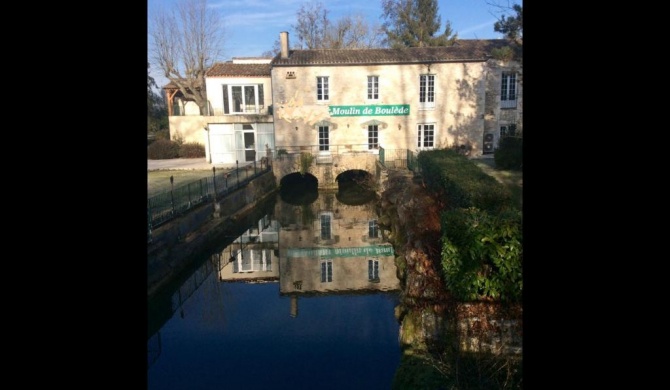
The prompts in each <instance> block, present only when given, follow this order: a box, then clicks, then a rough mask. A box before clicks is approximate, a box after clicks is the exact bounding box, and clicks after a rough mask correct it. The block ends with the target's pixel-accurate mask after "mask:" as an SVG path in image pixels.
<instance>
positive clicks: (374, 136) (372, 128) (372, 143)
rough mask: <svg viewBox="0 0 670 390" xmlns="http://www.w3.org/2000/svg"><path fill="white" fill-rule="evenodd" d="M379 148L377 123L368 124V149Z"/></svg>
mask: <svg viewBox="0 0 670 390" xmlns="http://www.w3.org/2000/svg"><path fill="white" fill-rule="evenodd" d="M378 148H379V127H378V126H377V125H369V126H368V149H378Z"/></svg>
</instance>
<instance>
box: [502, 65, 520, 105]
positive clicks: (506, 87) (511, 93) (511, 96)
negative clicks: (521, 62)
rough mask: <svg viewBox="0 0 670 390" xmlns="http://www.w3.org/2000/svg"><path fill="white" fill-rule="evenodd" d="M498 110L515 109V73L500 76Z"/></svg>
mask: <svg viewBox="0 0 670 390" xmlns="http://www.w3.org/2000/svg"><path fill="white" fill-rule="evenodd" d="M500 108H516V73H503V74H502V82H501V87H500Z"/></svg>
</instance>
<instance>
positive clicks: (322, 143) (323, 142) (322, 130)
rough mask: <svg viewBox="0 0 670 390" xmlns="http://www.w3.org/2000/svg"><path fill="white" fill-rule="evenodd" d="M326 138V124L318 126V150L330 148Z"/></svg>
mask: <svg viewBox="0 0 670 390" xmlns="http://www.w3.org/2000/svg"><path fill="white" fill-rule="evenodd" d="M329 144H330V141H329V139H328V126H319V150H322V151H325V150H330V146H329Z"/></svg>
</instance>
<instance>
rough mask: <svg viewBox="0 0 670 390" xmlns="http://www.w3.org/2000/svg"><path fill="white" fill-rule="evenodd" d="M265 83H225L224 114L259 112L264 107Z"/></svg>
mask: <svg viewBox="0 0 670 390" xmlns="http://www.w3.org/2000/svg"><path fill="white" fill-rule="evenodd" d="M263 99H264V95H263V84H254V85H226V84H224V85H223V113H224V114H258V113H260V112H261V110H262V109H263V108H264V103H263Z"/></svg>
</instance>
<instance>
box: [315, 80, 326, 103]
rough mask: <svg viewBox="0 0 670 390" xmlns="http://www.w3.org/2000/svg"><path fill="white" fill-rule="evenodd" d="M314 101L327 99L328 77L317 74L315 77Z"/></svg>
mask: <svg viewBox="0 0 670 390" xmlns="http://www.w3.org/2000/svg"><path fill="white" fill-rule="evenodd" d="M316 101H317V102H326V101H328V77H325V76H319V77H317V78H316Z"/></svg>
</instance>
